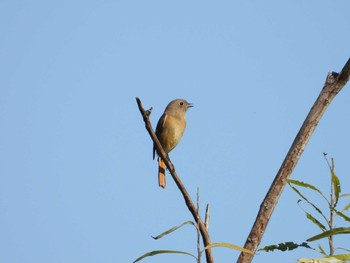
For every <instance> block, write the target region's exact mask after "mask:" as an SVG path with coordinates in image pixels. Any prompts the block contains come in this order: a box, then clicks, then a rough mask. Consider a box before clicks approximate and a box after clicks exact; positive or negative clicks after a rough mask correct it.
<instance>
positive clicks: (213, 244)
mask: <svg viewBox="0 0 350 263" xmlns="http://www.w3.org/2000/svg"><path fill="white" fill-rule="evenodd" d="M213 247H226V248H231V249H235V250H239V251H242V252H245V253H249V254H254V252H253V251H251V250H249V249H246V248H243V247H240V246H236V245H233V244H230V243H225V242H220V243H211V244H210V245H208V246H206V247H205V248H204V250H206V249H208V248H213ZM204 250H203V251H204Z"/></svg>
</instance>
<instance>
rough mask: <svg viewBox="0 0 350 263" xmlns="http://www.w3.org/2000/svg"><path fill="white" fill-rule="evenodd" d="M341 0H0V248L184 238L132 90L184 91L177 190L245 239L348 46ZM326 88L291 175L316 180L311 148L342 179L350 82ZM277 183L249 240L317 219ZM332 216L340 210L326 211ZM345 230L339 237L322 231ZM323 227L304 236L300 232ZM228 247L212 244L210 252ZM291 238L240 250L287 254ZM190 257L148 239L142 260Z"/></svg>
mask: <svg viewBox="0 0 350 263" xmlns="http://www.w3.org/2000/svg"><path fill="white" fill-rule="evenodd" d="M349 10H350V2H349V1H348V0H343V1H323V0H322V1H282V2H281V1H215V2H213V1H110V0H106V1H17V0H11V1H7V0H3V1H1V2H0V248H1V249H0V262H12V263H23V262H26V263H46V262H51V263H62V262H65V263H76V262H84V263H90V262H91V263H95V262H96V263H97V262H106V263H107V262H111V263H112V262H132V261H133V260H135V259H136V258H137V257H139V256H140V255H142V254H143V253H146V252H148V251H151V250H156V249H177V250H184V251H188V252H191V253H195V252H196V243H195V242H196V233H195V231H194V230H193V229H192V228H191V227H189V226H187V227H184V228H183V229H181V230H179V231H178V232H175V233H174V234H172V235H170V236H167V237H165V238H163V239H161V240H158V241H154V240H152V239H151V235H157V234H159V233H161V232H162V231H164V230H167V229H168V228H170V227H172V226H174V225H178V224H180V223H182V222H184V221H187V220H190V219H192V218H191V215H190V213H189V211H188V210H187V208H186V207H185V205H184V202H183V199H182V196H181V195H180V193H179V191H178V189H177V188H176V186H175V185H174V183H173V182H172V180H171V178H170V176H167V178H168V186H167V188H166V189H165V190H162V189H160V188H159V187H158V186H157V164H156V162H155V161H153V160H152V143H151V140H150V138H149V135H148V134H147V132H146V130H145V129H144V123H143V121H142V118H141V116H140V113H139V111H138V108H137V105H136V102H135V97H136V96H139V97H140V98H141V100H142V102H143V104H144V106H145V107H146V108H149V107H151V106H152V107H153V113H152V115H151V120H152V123H153V125H154V126H155V125H156V122H157V120H158V118H159V117H160V115H161V114H162V112H163V110H164V108H165V106H166V105H167V103H168V102H169V101H170V100H172V99H175V98H178V97H183V98H186V99H187V100H188V101H190V102H192V103H194V105H195V107H194V108H191V109H190V110H189V112H188V114H187V130H186V132H185V135H184V137H183V139H182V141H181V143H180V144H179V145H178V147H177V148H176V149H175V150H174V151H173V152H171V154H170V157H171V159H172V161H173V163H174V164H175V167H176V169H177V172H178V174H179V176H180V177H181V178H182V180H183V183H184V184H185V185H186V187H187V189H188V191H189V192H190V193H191V196H192V197H193V198H195V193H196V188H197V187H199V188H200V197H201V207H202V212H203V211H204V207H205V204H206V203H210V205H211V222H210V232H211V238H212V241H213V242H230V243H233V244H236V245H240V246H243V244H244V242H245V239H246V237H247V234H248V233H249V231H250V228H251V226H252V223H253V221H254V219H255V216H256V214H257V211H258V208H259V205H260V203H261V200H262V198H263V197H264V196H265V193H266V191H267V189H268V188H269V186H270V184H271V182H272V180H273V178H274V176H275V174H276V172H277V171H278V169H279V166H280V164H281V162H282V160H283V158H284V156H285V154H286V152H287V151H288V149H289V146H290V144H291V142H292V141H293V139H294V137H295V135H296V133H297V132H298V130H299V128H300V125H301V124H302V122H303V120H304V118H305V116H306V114H307V113H308V111H309V109H310V107H311V106H312V104H313V102H314V101H315V99H316V97H317V96H318V94H319V92H320V90H321V88H322V86H323V84H324V81H325V78H326V75H327V73H328V72H329V71H339V70H340V69H341V68H342V67H343V65H344V64H345V62H346V61H347V59H348V58H349V54H350V53H349V47H350V16H349ZM349 88H350V87H349V85H348V86H346V87H345V88H344V89H343V91H342V92H341V93H340V94H339V95H338V96H337V97H336V99H335V100H334V101H333V103H332V104H331V106H330V107H329V109H328V110H327V112H326V114H325V115H324V117H323V119H322V120H321V122H320V124H319V126H318V127H317V130H316V131H315V133H314V135H313V137H312V138H311V140H310V142H309V144H308V146H307V148H306V151H305V153H304V155H303V156H302V158H301V160H300V162H299V164H298V166H297V168H296V169H295V171H294V173H293V175H292V178H293V179H298V180H303V181H306V182H313V183H315V184H317V186H318V187H319V188H320V189H322V190H324V191H326V190H328V185H329V173H328V170H327V166H326V163H325V161H324V159H323V155H322V152H328V153H329V156H330V157H332V156H333V157H334V158H335V161H336V172H337V174H338V176H339V177H340V180H341V182H342V183H343V188H344V189H343V190H344V192H350V179H349V171H350V168H349V149H350V140H349V134H350V125H349V116H350V104H349V100H350V90H349ZM297 200H298V197H297V196H296V195H295V194H294V192H292V191H291V189H289V188H286V190H285V192H284V193H283V195H282V198H281V199H280V201H279V203H278V206H277V207H276V209H275V213H274V214H273V217H272V220H271V221H270V224H269V226H268V228H267V231H266V234H265V236H264V238H263V241H262V244H261V245H262V246H265V245H269V244H276V243H279V242H284V241H295V242H303V241H304V240H305V239H306V238H308V237H310V236H312V235H314V234H317V233H318V232H319V231H318V229H317V228H316V227H315V226H313V225H312V224H311V223H309V222H307V221H306V219H305V217H304V214H303V212H302V211H301V210H300V208H299V207H298V206H297V203H296V202H297ZM338 224H339V226H340V225H343V226H344V225H345V224H343V223H342V222H340V221H339V223H338ZM336 242H337V243H336V245H337V244H338V245H339V246H343V247H344V246H347V247H348V248H349V246H348V244H349V243H350V242H349V237H343V238H340V237H339V238H336ZM319 243H320V244H322V245H323V246H325V248H327V246H326V244H325V243H324V242H315V243H314V244H313V245H314V246H317V245H318V244H319ZM238 254H239V253H238V252H236V251H231V250H228V249H223V248H218V249H216V250H214V256H215V258H216V261H217V262H235V261H236V258H237V256H238ZM317 255H318V254H316V253H313V252H311V251H309V250H305V249H300V250H297V251H296V252H289V253H279V252H277V253H260V254H259V255H257V256H256V257H255V260H254V262H259V263H260V262H281V261H284V262H294V261H295V259H297V258H299V257H312V256H317ZM179 261H181V262H194V261H193V259H192V258H190V257H186V256H181V255H169V256H167V255H162V256H156V257H152V258H149V259H145V260H144V262H152V263H153V262H179Z"/></svg>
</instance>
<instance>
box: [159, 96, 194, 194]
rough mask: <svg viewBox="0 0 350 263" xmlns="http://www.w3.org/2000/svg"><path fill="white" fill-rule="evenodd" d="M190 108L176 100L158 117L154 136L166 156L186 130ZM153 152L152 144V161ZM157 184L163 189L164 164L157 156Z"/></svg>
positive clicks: (186, 103)
mask: <svg viewBox="0 0 350 263" xmlns="http://www.w3.org/2000/svg"><path fill="white" fill-rule="evenodd" d="M190 107H193V105H192V104H191V103H188V102H187V101H186V100H185V99H176V100H173V101H171V102H170V103H169V104H168V106H167V107H166V108H165V110H164V113H163V115H162V116H161V117H160V119H159V121H158V124H157V127H156V135H157V138H158V140H159V142H160V144H161V145H162V147H163V150H164V151H165V153H166V154H168V153H169V152H170V151H171V150H172V149H174V148H175V146H176V145H177V144H178V143H179V141H180V139H181V137H182V135H183V133H184V131H185V128H186V112H187V110H188V108H190ZM155 152H156V148H155V145H154V144H153V159H154V157H155ZM158 183H159V186H160V187H162V188H165V185H166V181H165V163H164V161H163V160H162V158H160V157H159V156H158Z"/></svg>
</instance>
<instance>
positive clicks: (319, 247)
mask: <svg viewBox="0 0 350 263" xmlns="http://www.w3.org/2000/svg"><path fill="white" fill-rule="evenodd" d="M318 249H319V250H320V253H321V254H323V255H325V256H327V253H326V251H324V249H323V247H321V245H318Z"/></svg>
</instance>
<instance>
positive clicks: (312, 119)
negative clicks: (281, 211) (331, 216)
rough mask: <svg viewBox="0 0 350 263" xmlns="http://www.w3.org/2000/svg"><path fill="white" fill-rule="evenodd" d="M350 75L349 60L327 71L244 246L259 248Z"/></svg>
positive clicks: (241, 261)
mask: <svg viewBox="0 0 350 263" xmlns="http://www.w3.org/2000/svg"><path fill="white" fill-rule="evenodd" d="M349 77H350V59H349V60H348V61H347V63H346V64H345V66H344V67H343V69H342V71H341V72H340V74H338V73H335V72H330V73H328V75H327V79H326V82H325V84H324V86H323V89H322V91H321V93H320V95H319V96H318V98H317V99H316V101H315V103H314V105H313V106H312V108H311V110H310V112H309V114H308V115H307V117H306V119H305V121H304V123H303V125H302V127H301V128H300V130H299V132H298V134H297V136H296V138H295V139H294V142H293V144H292V146H291V147H290V149H289V151H288V153H287V156H286V157H285V159H284V161H283V163H282V165H281V167H280V169H279V171H278V173H277V175H276V177H275V179H274V181H273V183H272V185H271V186H270V189H269V191H268V192H267V194H266V196H265V198H264V200H263V202H262V203H261V205H260V210H259V212H258V215H257V217H256V219H255V223H254V225H253V227H252V229H251V231H250V234H249V236H248V238H247V240H246V243H245V245H244V248H246V249H249V250H252V251H256V249H257V248H258V246H259V244H260V242H261V239H262V237H263V235H264V232H265V230H266V227H267V224H268V222H269V220H270V218H271V215H272V213H273V210H274V208H275V206H276V204H277V202H278V199H279V197H280V196H281V194H282V191H283V189H284V187H285V185H286V182H287V179H289V177H290V175H291V173H292V172H293V169H294V168H295V166H296V165H297V163H298V161H299V158H300V156H301V155H302V153H303V151H304V149H305V147H306V145H307V143H308V141H309V139H310V137H311V135H312V133H313V132H314V130H315V128H316V126H317V124H318V122H319V121H320V119H321V118H322V116H323V114H324V112H325V111H326V109H327V107H328V106H329V104H330V103H331V102H332V100H333V99H334V97H335V96H336V95H337V94H338V93H339V91H340V90H341V89H342V88H343V87H344V86H345V84H346V83H347V81H348V80H349ZM253 256H254V255H253V254H248V253H244V252H242V253H241V254H240V256H239V258H238V260H237V263H249V262H251V261H252V259H253Z"/></svg>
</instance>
